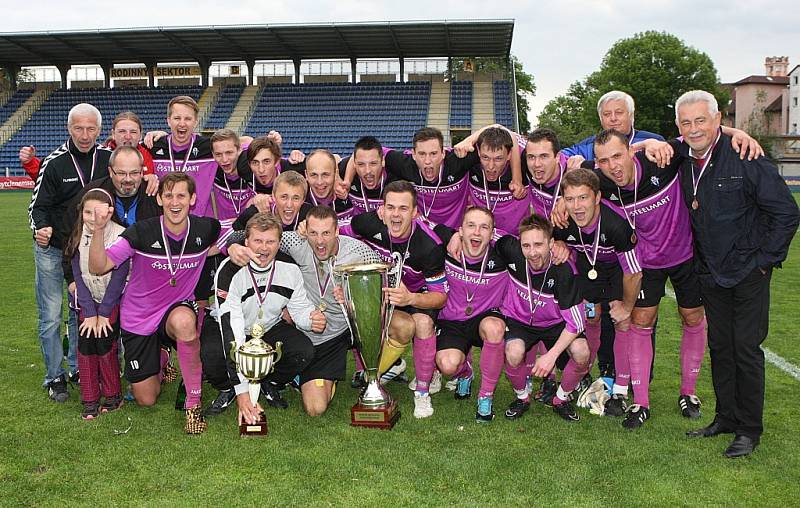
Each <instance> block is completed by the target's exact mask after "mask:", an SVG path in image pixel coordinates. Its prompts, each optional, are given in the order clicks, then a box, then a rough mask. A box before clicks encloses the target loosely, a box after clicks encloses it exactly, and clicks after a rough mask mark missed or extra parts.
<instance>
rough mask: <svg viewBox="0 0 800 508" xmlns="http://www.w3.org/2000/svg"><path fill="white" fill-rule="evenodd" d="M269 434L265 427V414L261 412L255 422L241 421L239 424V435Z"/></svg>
mask: <svg viewBox="0 0 800 508" xmlns="http://www.w3.org/2000/svg"><path fill="white" fill-rule="evenodd" d="M267 434H269V428H268V427H267V415H265V414H264V413H261V415H259V418H258V421H257V422H256V423H241V424H239V436H240V437H244V436H253V437H255V436H266V435H267Z"/></svg>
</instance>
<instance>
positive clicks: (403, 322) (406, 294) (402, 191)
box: [340, 180, 447, 418]
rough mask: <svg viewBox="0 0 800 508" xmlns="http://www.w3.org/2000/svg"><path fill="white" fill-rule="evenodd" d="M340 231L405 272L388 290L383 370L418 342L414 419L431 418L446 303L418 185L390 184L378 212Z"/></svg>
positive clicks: (439, 249)
mask: <svg viewBox="0 0 800 508" xmlns="http://www.w3.org/2000/svg"><path fill="white" fill-rule="evenodd" d="M340 232H341V234H343V235H347V236H354V237H356V238H359V239H360V240H363V241H364V242H366V243H367V244H369V245H370V246H371V247H372V248H373V249H374V250H375V251H376V252H377V253H378V255H379V256H381V258H383V259H384V260H386V261H390V262H394V263H395V264H396V266H397V267H398V268H400V269H401V271H400V272H399V273H397V276H398V277H399V278H400V280H399V281H398V282H397V283H396V286H395V287H391V288H386V289H384V291H385V293H386V296H387V299H388V301H389V303H390V304H392V305H394V306H395V311H394V314H393V317H392V322H391V324H390V327H389V340H388V341H387V342H386V343H385V344H384V348H383V353H382V354H381V361H380V365H379V366H378V371H379V372H381V373H383V372H386V371H387V370H389V368H390V367H391V366H392V365H393V364H394V363H395V362H396V361H397V360H398V359H400V357H401V356H402V354H403V352H404V351H405V349H406V347H407V346H408V344H409V343H410V342H411V341H412V338H413V342H414V367H415V371H416V375H417V386H416V390H415V391H414V416H415V417H417V418H427V417H429V416H431V415H433V406H432V405H431V397H430V393H429V385H430V382H431V379H432V378H433V370H434V367H435V362H436V334H435V329H434V319H435V318H436V314H437V312H438V309H441V308H442V307H443V306H444V304H445V302H446V301H447V294H446V288H445V276H444V257H445V253H444V246H443V245H442V241H441V239H439V237H438V236H437V235H436V233H434V231H433V229H432V228H431V226H430V225H429V224H428V222H427V221H425V220H424V219H421V218H420V217H419V214H418V211H417V193H416V190H415V189H414V186H413V185H411V184H410V183H409V182H405V181H402V180H400V181H395V182H391V183H389V184H388V185H386V188H385V189H384V198H383V205H381V206H380V207H379V208H378V210H377V211H373V212H367V213H363V214H359V215H356V216H354V217H353V218H352V219H351V220H350V222H349V224H343V225H342V226H341V227H340Z"/></svg>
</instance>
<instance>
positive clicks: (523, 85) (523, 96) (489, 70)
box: [447, 55, 536, 132]
mask: <svg viewBox="0 0 800 508" xmlns="http://www.w3.org/2000/svg"><path fill="white" fill-rule="evenodd" d="M511 61H512V62H513V64H514V67H513V69H514V73H515V76H512V75H511V67H509V65H508V60H507V59H505V58H488V57H476V58H453V60H452V65H451V69H450V72H449V74H448V75H447V78H448V79H451V80H452V79H455V78H456V76H457V73H458V72H459V71H462V70H464V68H465V63H466V62H469V64H471V66H472V71H473V72H476V73H483V74H499V75H501V76H502V79H506V80H508V81H509V83H511V84H512V86H513V83H514V78H516V81H517V115H518V117H519V130H520V132H527V131H529V130H530V128H531V124H530V122H529V121H528V111H530V109H531V108H530V104H529V103H528V99H529V98H530V97H533V96H534V95H536V83H535V82H534V80H533V75H532V74H528V73H527V72H525V69H523V67H522V62H520V61H519V59H518V58H517V57H516V56H514V55H511ZM469 64H468V65H469ZM509 127H510V126H509Z"/></svg>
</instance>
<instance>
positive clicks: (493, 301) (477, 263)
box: [436, 225, 508, 321]
mask: <svg viewBox="0 0 800 508" xmlns="http://www.w3.org/2000/svg"><path fill="white" fill-rule="evenodd" d="M436 233H437V234H438V235H439V237H440V238H441V239H442V240H443V241H444V242H449V241H450V238H451V236H452V235H453V230H452V229H450V228H448V227H447V226H444V225H439V226H436ZM464 262H465V263H462V261H461V260H460V259H455V258H453V257H451V256H450V255H448V256H447V257H446V258H445V261H444V273H445V276H446V277H447V303H446V304H445V306H444V308H443V309H442V310H441V312H439V319H446V320H448V321H466V320H468V319H470V318H472V317H474V316H478V315H480V314H482V313H484V312H486V311H488V310H491V309H495V308H497V307H498V305H499V303H500V301H502V299H503V295H504V294H505V293H506V290H507V289H508V272H507V271H506V263H505V261H503V258H502V257H501V256H500V255H499V254H498V253H497V251H496V249H495V248H494V247H493V246H490V247H489V250H488V252H487V255H486V260H485V262H484V258H483V257H480V258H477V259H472V258H468V257H464ZM467 309H469V311H470V312H469V314H467V313H466V312H467Z"/></svg>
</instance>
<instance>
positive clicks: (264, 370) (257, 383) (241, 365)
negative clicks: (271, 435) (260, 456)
mask: <svg viewBox="0 0 800 508" xmlns="http://www.w3.org/2000/svg"><path fill="white" fill-rule="evenodd" d="M265 333H266V330H265V329H264V326H263V325H262V324H261V323H256V324H254V325H253V326H252V328H251V329H250V336H251V337H252V338H251V339H250V340H248V341H247V342H245V343H244V344H242V345H241V346H239V347H238V348H237V347H236V343H235V342H231V359H232V360H233V363H234V364H235V365H236V370H237V371H238V372H239V373H240V374H241V375H242V376H244V377H245V379H247V380H248V381H249V383H248V391H249V392H250V402H251V403H252V404H253V405H254V406H255V405H256V404H258V396H259V394H260V393H261V380H262V379H264V378H265V377H267V376H268V375H269V374H270V373H271V372H272V371H273V370H274V369H275V363H276V362H277V361H278V360H280V359H281V355H282V352H281V345H282V343H281V342H276V343H275V347H274V348H273V347H272V346H270V345H269V344H267V343H266V342H264V341H263V340H262V339H261V337H263V336H264V334H265ZM268 432H269V430H268V427H267V417H266V415H265V414H264V413H261V415H260V416H259V420H258V421H257V422H256V423H255V424H252V423H247V422H244V423H242V424H241V425H240V426H239V434H241V435H243V436H264V435H266V434H267V433H268Z"/></svg>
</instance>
